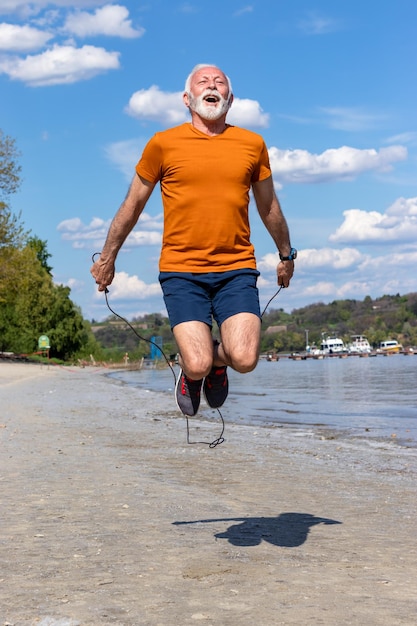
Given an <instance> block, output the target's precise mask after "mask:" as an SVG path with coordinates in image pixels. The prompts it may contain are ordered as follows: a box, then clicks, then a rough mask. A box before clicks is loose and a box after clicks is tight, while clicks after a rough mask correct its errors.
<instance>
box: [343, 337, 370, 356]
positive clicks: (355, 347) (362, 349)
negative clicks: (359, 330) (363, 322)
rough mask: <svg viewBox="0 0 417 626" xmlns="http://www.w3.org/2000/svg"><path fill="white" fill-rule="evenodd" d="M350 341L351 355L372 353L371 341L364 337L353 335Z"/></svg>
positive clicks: (349, 349) (348, 347)
mask: <svg viewBox="0 0 417 626" xmlns="http://www.w3.org/2000/svg"><path fill="white" fill-rule="evenodd" d="M350 339H351V342H350V343H349V344H348V346H347V349H348V351H349V352H350V353H354V354H355V353H358V354H369V353H370V352H372V348H371V345H370V343H369V341H368V340H367V338H366V337H364V336H363V335H351V337H350Z"/></svg>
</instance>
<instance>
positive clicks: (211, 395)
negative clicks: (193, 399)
mask: <svg viewBox="0 0 417 626" xmlns="http://www.w3.org/2000/svg"><path fill="white" fill-rule="evenodd" d="M203 391H204V396H205V398H206V401H207V404H208V405H209V406H211V408H212V409H217V408H219V407H220V406H222V404H223V403H224V401H225V400H226V398H227V394H228V393H229V380H228V378H227V367H226V366H224V367H212V368H211V371H210V373H209V374H207V376H206V377H205V379H204V386H203Z"/></svg>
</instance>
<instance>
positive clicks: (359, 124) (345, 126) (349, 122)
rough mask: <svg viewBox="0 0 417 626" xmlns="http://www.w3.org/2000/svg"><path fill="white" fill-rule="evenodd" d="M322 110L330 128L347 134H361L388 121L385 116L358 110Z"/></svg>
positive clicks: (337, 108) (342, 108)
mask: <svg viewBox="0 0 417 626" xmlns="http://www.w3.org/2000/svg"><path fill="white" fill-rule="evenodd" d="M320 110H321V111H322V112H323V113H324V114H325V115H326V116H327V117H328V121H329V126H330V128H335V129H337V130H345V131H347V132H360V131H363V130H368V129H370V128H375V126H377V125H378V124H379V123H380V122H382V121H384V120H385V119H386V117H385V116H384V115H381V114H376V113H367V112H366V111H363V110H362V109H358V108H347V107H321V109H320Z"/></svg>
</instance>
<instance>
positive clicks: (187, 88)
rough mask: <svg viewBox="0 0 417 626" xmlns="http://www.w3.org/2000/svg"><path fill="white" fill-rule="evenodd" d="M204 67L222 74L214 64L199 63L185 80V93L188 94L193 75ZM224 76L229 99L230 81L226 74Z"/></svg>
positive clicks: (230, 92) (230, 91)
mask: <svg viewBox="0 0 417 626" xmlns="http://www.w3.org/2000/svg"><path fill="white" fill-rule="evenodd" d="M206 67H215V68H216V69H217V70H219V72H221V73H222V74H224V72H223V70H221V69H220V67H218V66H217V65H216V64H213V63H199V64H198V65H196V66H195V67H193V69H192V70H191V72H190V74H189V75H188V77H187V80H186V81H185V87H184V91H185V93H188V94H189V93H190V88H191V81H192V79H193V76H194V74H195V73H196V72H198V71H199V70H203V69H204V68H206ZM224 75H225V76H226V80H227V85H228V87H229V97H230V95H231V94H232V92H233V89H232V81H231V80H230V78H229V77H228V75H227V74H224Z"/></svg>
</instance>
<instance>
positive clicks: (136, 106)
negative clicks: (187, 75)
mask: <svg viewBox="0 0 417 626" xmlns="http://www.w3.org/2000/svg"><path fill="white" fill-rule="evenodd" d="M125 110H126V113H128V114H129V115H131V116H132V117H135V118H137V119H144V120H153V121H157V122H161V123H163V124H167V125H170V124H181V123H183V122H185V121H186V120H187V119H188V109H187V108H186V107H185V106H184V103H183V101H182V91H178V92H176V93H168V92H165V91H161V90H160V89H159V87H158V86H157V85H152V86H151V87H150V88H149V89H140V90H139V91H136V92H135V93H134V94H133V95H132V96H131V97H130V100H129V104H128V106H127V107H126V109H125Z"/></svg>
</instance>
